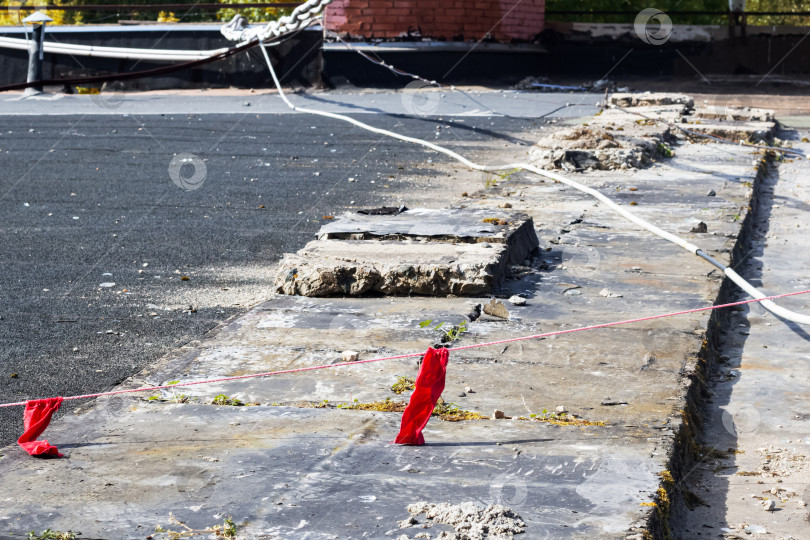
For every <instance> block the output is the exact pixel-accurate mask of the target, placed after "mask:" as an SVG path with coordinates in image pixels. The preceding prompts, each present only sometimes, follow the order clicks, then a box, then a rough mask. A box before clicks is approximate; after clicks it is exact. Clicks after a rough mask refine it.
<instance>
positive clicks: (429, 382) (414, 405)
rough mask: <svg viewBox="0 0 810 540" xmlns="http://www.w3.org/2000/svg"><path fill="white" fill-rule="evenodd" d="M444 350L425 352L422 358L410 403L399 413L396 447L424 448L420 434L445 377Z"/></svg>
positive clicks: (442, 386) (445, 360)
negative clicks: (418, 446) (398, 445)
mask: <svg viewBox="0 0 810 540" xmlns="http://www.w3.org/2000/svg"><path fill="white" fill-rule="evenodd" d="M449 354H450V353H449V351H448V350H447V349H433V348H429V349H428V350H427V352H426V353H425V356H424V358H422V367H421V368H419V374H418V375H417V376H416V387H415V388H414V391H413V394H412V395H411V400H410V401H409V402H408V406H407V407H405V412H403V413H402V425H401V426H400V428H399V435H397V438H396V440H394V442H395V443H397V444H415V445H421V444H425V437H424V436H423V435H422V430H423V429H425V426H426V425H427V423H428V420H430V415H431V414H432V413H433V408H434V407H435V406H436V402H437V401H439V397H441V395H442V392H443V391H444V377H445V374H446V373H447V359H448V356H449Z"/></svg>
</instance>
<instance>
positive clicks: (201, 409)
mask: <svg viewBox="0 0 810 540" xmlns="http://www.w3.org/2000/svg"><path fill="white" fill-rule="evenodd" d="M522 152H523V153H525V149H523V150H522ZM758 157H759V156H758V155H757V154H755V153H753V152H752V151H751V150H750V149H746V148H741V147H736V146H728V145H710V144H688V143H684V144H681V145H679V146H677V148H676V152H675V156H674V157H673V158H672V159H668V160H665V161H662V162H659V163H655V164H653V166H651V167H649V168H647V169H643V170H637V171H632V172H630V171H612V172H608V171H593V172H584V173H581V174H578V175H577V176H576V178H577V180H579V181H581V182H583V183H585V184H587V185H589V186H592V187H594V188H597V189H600V190H601V191H603V192H605V193H610V194H611V196H612V197H613V198H614V200H616V201H618V202H619V203H621V204H627V205H628V206H630V205H631V203H635V204H633V205H632V209H633V211H635V212H638V213H639V214H640V215H642V216H643V217H647V218H651V219H653V221H654V222H655V223H656V224H658V225H659V226H661V227H662V228H664V229H666V230H671V231H678V232H681V233H682V234H685V235H688V236H692V237H693V238H692V241H694V242H696V243H697V244H698V245H699V246H701V247H705V248H706V249H707V251H708V252H709V253H710V254H711V255H712V256H714V257H716V258H718V259H719V260H721V261H724V262H728V261H729V260H730V254H731V250H732V248H734V247H735V244H736V232H738V230H739V227H740V224H741V223H742V222H743V221H744V220H745V218H746V215H747V211H748V210H747V209H748V205H749V204H750V202H751V201H750V195H751V189H750V186H751V183H752V182H753V181H754V176H755V174H756V171H755V170H754V169H753V168H752V166H751V164H752V161H753V160H754V159H758ZM498 184H499V185H498V186H495V187H491V188H487V189H486V190H482V191H480V192H478V193H473V194H471V196H470V197H468V198H467V202H466V204H467V206H468V208H471V209H476V210H479V209H480V210H484V209H487V208H490V209H491V208H496V207H497V206H498V205H500V204H504V203H506V202H508V203H509V204H511V205H512V206H513V208H514V210H515V211H518V212H525V213H527V214H529V215H530V216H532V217H535V218H540V217H542V224H541V225H540V226H539V228H538V233H539V234H538V236H539V240H540V248H541V251H540V252H539V253H537V254H536V255H535V256H533V257H532V258H530V260H528V261H523V263H522V264H515V265H507V273H506V279H505V280H504V282H503V284H502V285H501V287H499V288H498V289H496V290H495V291H494V293H495V294H496V295H497V296H498V297H502V298H509V297H510V296H512V295H513V294H518V293H519V294H523V295H524V296H525V297H526V299H527V301H526V305H524V306H512V305H509V306H508V308H509V310H510V315H511V317H510V319H509V320H504V319H494V318H490V317H487V316H483V317H482V318H481V319H479V320H478V321H476V322H475V323H474V324H471V325H470V330H469V332H465V333H463V334H462V336H461V339H460V342H459V343H460V344H461V345H466V344H473V343H484V342H489V341H494V340H500V339H505V338H510V337H518V336H525V335H530V334H537V333H541V332H544V331H550V330H555V329H571V328H576V327H580V326H584V325H588V324H595V323H600V322H609V321H615V320H619V319H629V318H635V317H640V316H643V315H646V314H650V315H652V314H658V313H663V312H668V311H677V310H681V309H688V308H694V307H701V306H707V305H710V304H712V303H713V302H714V301H715V299H716V298H717V296H718V292H719V290H720V287H721V283H722V281H721V279H720V278H719V277H718V276H717V274H716V272H714V271H713V269H712V267H710V266H708V265H707V264H705V263H704V262H702V261H701V260H700V259H697V258H695V257H694V256H693V255H691V254H689V253H687V252H685V251H683V250H681V249H679V248H677V247H675V246H673V245H671V244H668V243H666V242H664V241H663V240H661V239H659V238H657V237H654V236H652V235H651V234H648V233H645V232H642V231H639V230H638V229H637V228H636V227H635V226H633V225H632V224H630V223H628V222H626V221H624V220H622V219H620V218H618V217H617V216H616V215H615V214H613V213H612V212H609V211H608V210H606V209H604V208H602V207H601V206H600V205H599V204H597V203H595V202H594V201H593V200H592V199H588V198H586V197H584V196H583V195H581V194H580V193H578V192H575V191H573V190H571V189H570V188H566V187H565V186H563V185H561V184H555V183H552V182H546V181H543V180H541V179H538V178H536V177H533V176H528V175H523V174H520V173H518V174H515V175H512V176H510V177H509V178H508V179H504V180H503V181H500V182H499V183H498ZM631 188H633V189H632V190H631ZM708 190H712V191H714V192H715V195H714V196H709V195H707V192H708ZM699 221H703V222H704V223H706V225H707V230H708V232H707V233H704V234H698V233H695V234H690V233H689V232H688V231H689V230H691V228H692V227H693V226H694V224H695V223H697V222H699ZM324 242H335V243H336V244H342V243H345V242H339V241H334V240H325V241H324ZM359 242H374V241H359ZM422 245H424V246H432V245H439V246H441V247H443V248H444V249H447V248H448V247H450V246H452V247H458V246H467V247H470V246H474V247H480V246H482V245H483V244H478V243H476V244H452V245H451V244H446V243H444V244H440V243H437V242H425V243H424V244H422ZM492 245H493V246H495V244H494V243H493V244H492ZM501 246H502V244H501ZM484 249H487V248H484ZM490 249H495V248H494V247H493V248H490ZM606 288H607V289H609V290H610V291H611V292H612V293H613V294H609V295H604V294H602V291H603V290H604V289H606ZM482 300H488V298H484V297H473V298H426V297H411V298H407V297H393V298H379V297H378V298H306V297H290V296H277V297H275V298H273V299H271V300H270V301H269V302H267V303H265V304H262V305H260V306H257V307H256V308H254V309H253V310H252V311H251V312H250V313H248V314H247V315H245V316H243V317H240V318H239V319H235V320H233V321H231V322H230V323H229V324H228V325H225V326H223V327H221V328H220V329H219V330H218V331H217V332H214V333H212V334H210V335H209V336H208V337H207V338H206V339H205V340H203V341H202V342H200V343H193V344H189V345H187V346H186V347H183V348H181V349H180V350H178V351H176V352H175V353H173V354H171V355H169V356H167V357H166V358H164V359H163V361H162V362H161V363H159V364H158V365H156V366H153V367H152V368H150V369H149V370H146V371H144V372H143V373H141V374H140V375H139V376H138V377H135V378H133V379H131V380H128V381H127V382H126V383H125V384H124V387H135V386H142V385H150V384H158V383H164V382H167V381H173V380H180V381H193V380H202V379H208V378H212V377H217V376H219V375H236V374H250V373H259V372H264V371H268V370H273V369H288V368H296V367H312V366H315V365H328V364H329V363H331V362H335V361H337V360H338V358H339V357H340V354H341V352H342V351H344V350H346V349H352V350H355V351H358V352H359V355H360V359H369V358H373V357H382V356H387V355H390V354H403V353H412V352H419V351H423V350H424V349H425V348H426V347H427V346H428V345H430V344H432V343H434V342H435V340H436V338H437V334H436V333H435V332H433V331H431V330H430V329H428V328H421V327H420V324H419V323H420V322H421V321H424V320H428V319H430V320H433V321H436V322H439V321H442V322H446V323H449V324H457V323H458V322H460V321H461V320H462V319H463V318H464V316H465V314H466V313H467V312H468V311H469V308H470V303H475V302H480V301H482ZM709 330H710V318H709V315H708V314H706V313H704V314H697V315H690V316H683V317H673V318H667V319H661V320H657V321H649V322H647V323H637V324H634V325H628V326H623V327H617V328H614V329H603V330H598V331H590V332H589V333H573V334H568V335H565V336H559V337H557V338H556V339H551V338H549V339H545V340H527V341H520V342H515V343H510V344H508V345H507V344H503V345H499V346H491V347H487V348H477V349H469V350H465V351H458V352H451V357H450V358H451V364H450V366H449V369H448V380H447V386H446V389H445V393H444V399H445V400H446V401H447V402H452V403H455V404H456V405H457V406H458V407H460V408H462V409H464V410H468V411H474V412H480V413H482V414H483V415H484V416H491V415H492V413H493V412H494V409H495V408H498V409H500V410H502V411H504V412H505V413H506V416H511V417H512V418H511V419H502V420H489V419H487V420H470V421H465V422H449V421H443V420H441V419H438V418H433V419H432V420H431V422H430V423H429V424H428V427H427V430H426V432H425V437H426V439H427V441H428V444H427V445H425V446H424V447H396V446H390V445H389V443H390V441H392V440H393V438H394V436H395V434H396V431H397V429H398V422H399V418H400V416H399V415H398V414H397V413H385V412H372V411H363V410H353V409H350V408H346V407H351V406H353V405H354V404H355V403H367V404H373V403H380V402H382V403H385V400H386V398H388V399H390V400H392V401H399V400H402V401H404V400H406V399H407V397H408V393H407V392H405V393H403V394H396V393H394V392H393V391H392V389H391V386H392V384H393V383H394V382H395V381H396V380H397V377H398V376H401V375H405V376H413V374H415V372H416V369H417V366H416V360H415V359H413V358H412V359H408V360H393V361H390V362H379V363H373V364H361V365H356V366H346V367H340V368H334V369H323V370H319V371H309V372H305V373H296V374H287V375H283V376H277V377H268V378H261V379H258V378H257V379H242V380H238V381H230V382H222V383H215V384H211V385H204V386H196V387H184V388H183V389H182V390H181V389H179V388H178V389H177V390H176V391H175V392H165V393H163V394H158V393H157V392H156V395H157V398H158V399H155V400H151V401H149V400H144V399H141V398H137V397H134V396H133V397H128V398H121V399H108V400H98V401H96V402H94V403H92V404H88V407H87V408H86V410H85V411H84V412H83V413H82V414H78V415H76V416H70V417H66V418H64V419H62V420H60V421H57V422H56V423H55V424H54V425H52V426H51V428H49V430H48V432H47V436H48V439H49V440H50V441H51V442H52V443H54V444H58V445H60V447H61V448H62V449H63V450H66V451H67V452H68V453H69V457H68V459H64V460H51V461H37V460H32V459H29V458H28V457H27V456H25V455H23V454H22V452H21V450H19V449H17V448H8V449H5V450H4V451H3V454H4V456H3V458H2V459H0V477H2V478H3V480H4V482H3V483H4V493H3V495H2V500H0V508H2V511H0V530H10V531H28V530H31V529H33V528H38V529H40V530H41V529H43V528H44V527H46V526H47V527H51V528H58V529H60V530H65V529H68V528H72V529H74V530H79V531H82V532H83V533H85V534H84V537H92V535H96V534H98V535H107V534H109V536H110V537H113V538H127V537H128V536H127V534H129V533H127V531H129V530H135V531H136V533H138V535H139V536H140V535H141V533H143V532H148V527H150V526H153V523H154V521H157V520H160V519H161V516H163V520H164V521H163V523H164V524H165V523H166V521H167V520H168V513H169V512H170V511H173V512H174V513H175V515H177V516H178V517H179V518H180V519H184V520H189V523H190V524H193V525H194V526H206V525H212V524H213V523H215V522H218V521H219V520H221V519H222V518H224V517H225V516H227V515H232V516H233V517H234V520H235V521H236V522H237V524H238V527H239V530H240V531H244V534H245V535H246V536H247V537H251V538H253V537H255V538H262V537H266V538H289V537H296V538H347V537H348V538H363V537H367V538H378V537H380V538H385V537H393V538H397V537H398V536H399V535H400V534H407V536H408V537H409V538H413V537H414V536H415V535H416V533H417V532H422V531H424V529H407V530H405V531H400V530H398V529H397V523H396V522H397V521H399V520H402V519H404V518H405V517H407V512H406V510H405V506H406V505H407V504H409V503H413V502H417V501H419V500H426V501H428V502H453V503H459V502H465V501H473V502H479V503H481V504H484V503H486V504H490V503H499V502H500V503H504V504H506V505H507V506H510V507H512V508H514V509H515V510H516V511H517V512H518V514H520V516H521V518H522V519H523V520H524V521H525V522H526V524H527V528H526V533H525V537H526V538H540V539H543V538H554V539H557V538H585V537H587V538H591V539H603V538H605V539H607V538H611V539H612V538H625V539H627V538H631V539H641V538H650V537H651V538H654V539H656V540H658V539H663V538H666V536H667V534H668V531H669V527H670V524H669V523H668V518H669V514H668V511H667V510H668V508H669V506H668V505H667V503H666V501H667V500H668V498H672V500H674V501H677V500H678V498H679V497H682V496H683V494H682V492H681V491H680V490H679V489H678V487H677V486H678V484H677V481H678V480H679V478H678V477H676V478H675V479H674V480H675V483H673V482H670V481H669V480H668V478H670V476H669V475H670V474H674V475H677V474H678V473H679V472H680V471H681V470H682V467H683V464H684V463H685V462H686V461H687V460H688V459H687V458H688V457H689V456H690V455H692V452H693V451H694V448H695V439H694V428H693V427H692V424H691V421H692V419H693V418H694V417H693V416H692V415H691V413H690V411H691V410H692V408H693V403H694V393H695V392H698V391H699V389H700V388H701V382H700V381H701V377H702V376H703V373H704V372H703V366H704V363H705V361H706V358H705V357H704V356H703V351H704V345H703V340H704V339H705V338H706V337H707V332H709ZM709 337H710V336H709ZM468 386H469V387H470V389H471V390H472V391H471V392H468V391H466V390H465V387H468ZM181 393H183V394H185V396H180V395H179V394H181ZM462 393H464V394H465V395H464V396H462V395H461V394H462ZM218 394H226V395H227V396H231V397H237V398H239V399H241V400H243V401H248V402H258V403H259V404H260V405H258V406H250V407H232V406H214V405H212V404H211V402H212V401H213V399H214V398H215V396H217V395H218ZM146 397H147V396H142V398H146ZM172 400H174V401H178V402H179V403H172V402H171V401H172ZM355 400H358V402H355ZM180 402H182V403H180ZM338 405H344V407H343V408H337V406H338ZM558 406H563V407H565V409H566V410H568V411H570V412H571V413H573V414H576V415H577V416H578V417H580V418H581V420H582V421H583V422H582V423H579V424H577V423H570V424H568V425H555V424H553V423H552V422H551V421H550V420H553V418H549V417H548V416H547V414H546V413H545V412H544V409H545V410H548V411H554V410H555V409H556V408H557V407H558ZM532 414H534V415H535V417H534V419H532V417H531V415H532ZM537 415H539V416H540V418H538V416H537ZM520 416H523V417H525V418H526V419H525V420H524V419H520V418H519V417H520ZM601 423H603V424H604V425H601ZM108 484H111V485H108ZM181 488H182V489H181ZM68 490H69V492H70V496H69V497H66V496H65V495H64V494H65V492H66V491H68ZM662 490H663V493H665V494H666V497H663V496H662V495H661V493H662ZM279 503H280V504H279ZM122 509H123V510H122ZM128 509H132V513H131V514H127V510H128ZM119 516H120V517H119ZM144 523H146V526H145V525H144ZM138 527H140V528H138ZM145 527H146V529H145ZM104 531H113V532H112V533H106V532H104ZM427 532H429V533H431V534H432V535H435V529H429V530H428V531H427Z"/></svg>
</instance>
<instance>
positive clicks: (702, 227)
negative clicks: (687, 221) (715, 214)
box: [689, 221, 709, 234]
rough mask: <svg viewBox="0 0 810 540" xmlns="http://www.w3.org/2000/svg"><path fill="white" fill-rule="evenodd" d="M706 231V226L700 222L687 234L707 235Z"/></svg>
mask: <svg viewBox="0 0 810 540" xmlns="http://www.w3.org/2000/svg"><path fill="white" fill-rule="evenodd" d="M708 231H709V228H708V226H707V225H706V224H705V223H703V222H702V221H701V222H700V223H698V224H697V225H695V226H694V227H692V230H691V231H689V232H693V233H699V234H705V233H707V232H708Z"/></svg>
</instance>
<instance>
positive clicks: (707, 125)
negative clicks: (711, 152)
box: [683, 120, 776, 143]
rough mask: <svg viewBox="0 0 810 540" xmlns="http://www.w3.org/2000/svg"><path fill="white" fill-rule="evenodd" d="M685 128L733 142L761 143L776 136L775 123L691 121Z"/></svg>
mask: <svg viewBox="0 0 810 540" xmlns="http://www.w3.org/2000/svg"><path fill="white" fill-rule="evenodd" d="M683 127H685V128H686V129H690V130H692V131H697V132H698V133H705V134H707V135H714V136H715V137H722V138H724V139H729V140H731V141H735V142H737V141H745V142H750V143H760V142H767V141H772V140H773V136H774V135H775V134H776V124H775V123H774V122H758V121H747V122H733V123H731V122H722V121H711V122H706V121H705V120H698V121H691V122H688V123H687V124H685V125H684V126H683Z"/></svg>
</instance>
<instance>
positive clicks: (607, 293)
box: [599, 288, 624, 298]
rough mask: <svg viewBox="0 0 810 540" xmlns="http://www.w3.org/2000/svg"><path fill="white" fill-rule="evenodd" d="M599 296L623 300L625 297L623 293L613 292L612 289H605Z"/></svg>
mask: <svg viewBox="0 0 810 540" xmlns="http://www.w3.org/2000/svg"><path fill="white" fill-rule="evenodd" d="M599 296H604V297H605V298H621V297H622V296H624V295H622V294H621V293H614V292H611V291H610V289H607V288H605V289H602V290H601V291H599Z"/></svg>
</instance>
